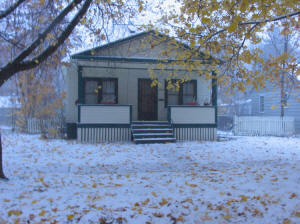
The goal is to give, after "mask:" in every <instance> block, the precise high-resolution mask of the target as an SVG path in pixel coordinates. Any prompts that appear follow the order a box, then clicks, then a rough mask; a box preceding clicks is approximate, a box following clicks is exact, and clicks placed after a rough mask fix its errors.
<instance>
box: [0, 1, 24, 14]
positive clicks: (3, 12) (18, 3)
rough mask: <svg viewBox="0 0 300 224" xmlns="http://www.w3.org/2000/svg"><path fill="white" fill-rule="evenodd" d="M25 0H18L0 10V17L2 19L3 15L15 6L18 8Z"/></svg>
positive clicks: (11, 10) (10, 11)
mask: <svg viewBox="0 0 300 224" xmlns="http://www.w3.org/2000/svg"><path fill="white" fill-rule="evenodd" d="M25 1H26V0H18V1H16V2H15V3H14V4H13V5H11V6H10V7H9V8H7V9H6V10H4V11H1V12H0V19H3V18H4V17H6V16H8V15H9V14H10V13H12V12H13V11H14V10H15V9H16V8H18V6H19V5H21V4H22V3H23V2H25Z"/></svg>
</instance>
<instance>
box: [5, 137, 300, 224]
mask: <svg viewBox="0 0 300 224" xmlns="http://www.w3.org/2000/svg"><path fill="white" fill-rule="evenodd" d="M2 138H3V139H2V140H3V150H4V152H3V156H4V171H5V173H6V175H7V176H8V177H9V181H8V182H6V181H0V223H2V222H4V223H6V221H7V222H8V223H15V222H19V223H27V222H28V223H36V222H39V221H42V222H44V223H56V222H57V223H84V224H85V223H106V222H111V221H112V222H113V223H181V222H183V223H300V139H299V138H276V137H237V138H235V139H232V140H230V141H223V142H185V143H180V142H179V143H176V144H173V143H172V144H165V145H163V144H162V145H160V144H151V145H134V144H132V143H122V144H121V143H120V144H98V145H91V144H77V143H76V142H75V141H63V140H49V141H45V140H40V139H39V137H38V136H36V135H34V136H30V135H16V134H4V136H2Z"/></svg>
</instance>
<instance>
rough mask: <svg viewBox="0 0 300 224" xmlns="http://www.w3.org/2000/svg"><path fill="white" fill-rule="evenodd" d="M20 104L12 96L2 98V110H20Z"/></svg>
mask: <svg viewBox="0 0 300 224" xmlns="http://www.w3.org/2000/svg"><path fill="white" fill-rule="evenodd" d="M18 107H20V103H19V102H18V101H17V99H16V97H11V96H0V108H18Z"/></svg>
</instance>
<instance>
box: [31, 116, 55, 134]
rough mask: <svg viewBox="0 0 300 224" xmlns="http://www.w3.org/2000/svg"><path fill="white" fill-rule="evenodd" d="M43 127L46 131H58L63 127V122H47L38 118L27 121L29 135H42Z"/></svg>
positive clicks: (52, 120)
mask: <svg viewBox="0 0 300 224" xmlns="http://www.w3.org/2000/svg"><path fill="white" fill-rule="evenodd" d="M41 127H44V128H45V129H46V130H49V129H56V130H57V129H59V128H60V127H61V121H60V120H59V119H47V120H41V119H37V118H29V119H27V133H29V134H40V133H41V132H42V128H41Z"/></svg>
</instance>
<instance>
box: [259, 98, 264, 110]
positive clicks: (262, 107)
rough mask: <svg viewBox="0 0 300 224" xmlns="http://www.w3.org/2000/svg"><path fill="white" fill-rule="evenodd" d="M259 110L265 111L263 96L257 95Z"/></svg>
mask: <svg viewBox="0 0 300 224" xmlns="http://www.w3.org/2000/svg"><path fill="white" fill-rule="evenodd" d="M259 112H260V113H264V112H265V97H264V96H259Z"/></svg>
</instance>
